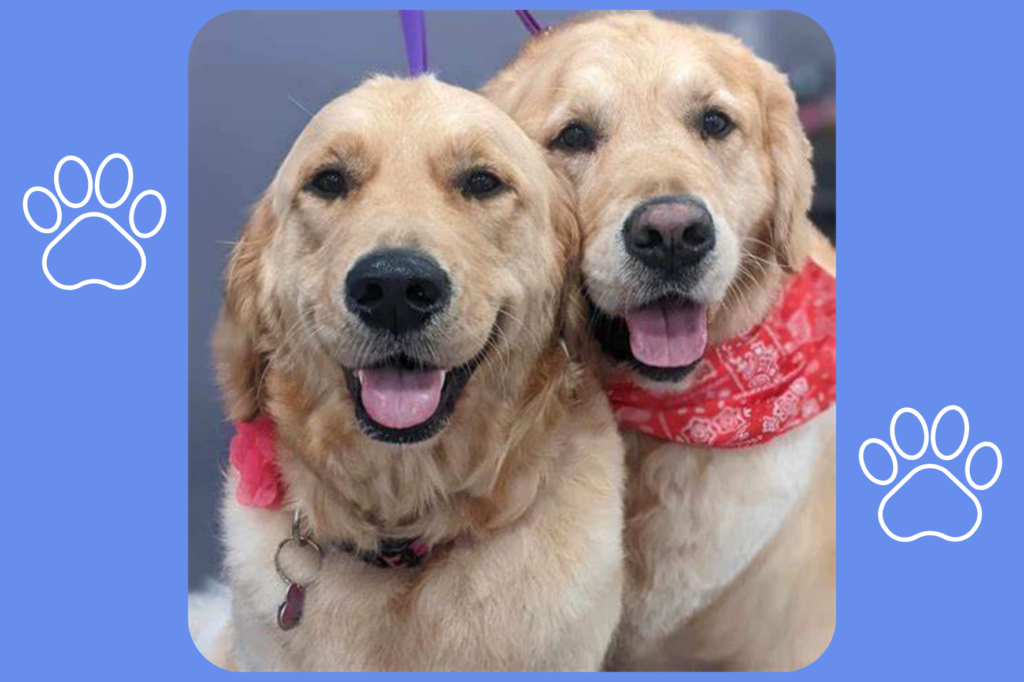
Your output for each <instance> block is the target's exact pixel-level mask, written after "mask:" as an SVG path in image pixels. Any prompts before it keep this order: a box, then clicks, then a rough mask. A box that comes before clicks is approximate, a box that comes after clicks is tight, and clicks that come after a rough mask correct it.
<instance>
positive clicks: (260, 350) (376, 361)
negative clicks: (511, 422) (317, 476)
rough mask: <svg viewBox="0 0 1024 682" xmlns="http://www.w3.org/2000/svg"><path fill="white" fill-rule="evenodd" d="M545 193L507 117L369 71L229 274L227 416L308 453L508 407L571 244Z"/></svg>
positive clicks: (224, 350)
mask: <svg viewBox="0 0 1024 682" xmlns="http://www.w3.org/2000/svg"><path fill="white" fill-rule="evenodd" d="M557 187H558V181H557V179H556V178H555V177H554V175H553V174H552V173H551V171H550V170H549V169H548V167H547V165H546V163H545V161H544V159H543V155H542V153H541V150H539V149H538V148H537V145H536V144H535V143H533V142H532V141H531V140H530V139H529V138H528V137H527V136H526V135H524V134H523V133H522V131H521V130H520V129H519V128H518V127H517V126H516V125H515V123H514V122H513V121H512V120H511V119H509V118H508V116H507V115H505V114H504V113H503V112H501V111H500V110H499V109H498V108H496V107H494V106H493V105H492V104H491V103H489V102H487V101H486V100H485V99H484V98H482V97H480V96H478V95H476V94H473V93H470V92H467V91H465V90H461V89H458V88H455V87H451V86H448V85H444V84H442V83H440V82H438V81H436V80H434V79H433V78H430V77H424V78H419V79H415V80H399V79H390V78H382V77H378V78H374V79H372V80H370V81H368V82H366V83H364V84H363V85H362V86H360V87H358V88H357V89H355V90H353V91H352V92H350V93H348V94H346V95H344V96H342V97H340V98H338V99H336V100H334V101H333V102H331V103H330V104H328V105H327V106H326V107H324V108H323V109H322V110H321V111H320V112H318V113H317V114H316V115H315V116H314V117H313V118H312V120H310V122H309V124H308V125H307V126H306V128H305V129H304V130H303V131H302V133H301V135H300V136H299V138H298V140H297V141H296V142H295V144H294V146H293V147H292V149H291V151H290V152H289V153H288V155H287V158H286V159H285V160H284V162H283V163H282V165H281V167H280V169H279V170H278V172H277V175H276V177H275V178H274V180H273V182H272V183H271V185H270V187H269V188H268V190H267V191H266V193H265V195H264V197H263V199H262V200H261V201H260V202H259V204H258V206H257V207H256V209H255V213H254V216H253V218H252V220H251V222H250V223H249V225H248V226H247V227H246V229H245V231H244V233H243V235H242V238H241V240H240V241H239V243H238V244H237V246H236V248H235V250H234V253H233V255H232V258H231V262H230V264H229V267H228V270H227V273H226V297H225V304H224V308H223V310H222V314H221V321H220V324H219V328H218V331H217V334H216V338H215V351H216V355H217V358H218V362H219V372H220V378H221V384H222V387H223V390H224V392H225V394H226V397H227V404H228V411H229V415H230V416H231V417H232V418H233V419H240V420H248V419H252V418H253V417H255V416H256V415H257V414H259V413H261V412H268V411H269V412H271V413H275V416H276V417H279V418H285V417H286V415H290V416H291V418H292V420H293V421H294V423H295V424H298V425H300V428H298V429H297V430H299V431H302V432H303V433H304V434H305V438H306V444H307V445H308V448H307V449H308V450H311V451H316V450H318V449H321V450H322V449H323V447H322V446H323V443H322V442H321V441H323V440H325V437H324V434H323V433H322V432H319V431H317V428H316V424H319V423H321V422H322V423H324V424H326V423H328V422H329V423H330V425H331V426H330V428H332V429H335V430H338V429H341V430H342V431H343V432H344V434H345V435H344V437H342V438H340V439H339V440H341V441H343V442H347V444H348V445H352V444H353V442H354V441H355V440H356V439H358V438H361V439H362V443H363V445H361V446H360V448H351V449H359V450H361V451H363V452H368V451H370V450H373V447H372V446H371V445H372V444H373V443H381V442H383V443H384V444H388V445H392V444H400V445H402V446H404V447H406V449H408V448H409V447H412V446H413V444H416V443H421V442H423V443H425V442H428V441H431V439H434V438H435V437H438V435H439V434H441V433H442V431H444V429H445V428H446V427H447V426H449V424H450V423H452V422H456V421H459V420H460V417H461V418H462V421H463V422H467V421H472V420H471V419H470V417H471V416H473V415H476V413H477V412H479V411H480V409H481V406H483V405H488V404H491V402H492V401H494V400H500V399H503V398H506V399H510V398H509V397H510V396H514V395H515V391H516V390H517V387H519V386H521V384H522V383H523V381H524V380H525V376H526V373H527V368H528V367H529V366H530V363H531V362H533V361H534V360H535V359H536V358H537V357H538V354H539V353H540V352H541V351H542V349H544V348H546V347H548V345H550V344H552V343H555V344H557V342H558V333H559V331H558V329H557V327H558V325H559V312H560V306H561V305H562V304H563V303H564V296H563V295H562V292H563V290H564V289H565V282H566V279H567V272H566V269H567V263H569V262H571V261H572V260H573V259H572V257H571V256H572V253H573V252H574V250H575V249H577V248H578V238H577V235H576V234H575V220H574V217H573V214H572V211H571V207H570V206H569V201H568V199H567V198H563V197H562V195H560V194H558V193H557V192H556V189H557ZM476 417H478V418H480V419H484V420H486V419H487V417H488V415H483V416H480V415H476ZM319 418H322V420H319V421H318V419H319ZM349 425H351V427H352V428H348V426H349ZM324 428H327V427H324ZM318 443H319V445H318ZM348 456H350V457H355V456H356V455H348ZM368 456H370V455H368ZM350 465H351V461H350Z"/></svg>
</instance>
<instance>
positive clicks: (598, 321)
mask: <svg viewBox="0 0 1024 682" xmlns="http://www.w3.org/2000/svg"><path fill="white" fill-rule="evenodd" d="M584 299H585V300H586V302H587V309H588V313H587V314H588V317H589V319H590V332H591V335H592V336H593V337H594V339H596V340H597V343H598V345H600V346H601V350H602V351H603V352H604V354H605V355H607V356H608V357H609V358H611V359H612V360H614V361H616V362H619V363H622V364H624V365H626V366H628V367H629V368H630V369H631V370H633V371H634V372H636V373H637V374H639V375H640V376H642V377H644V378H645V379H649V380H651V381H656V382H658V383H666V384H670V383H678V382H680V381H682V380H683V379H685V378H686V376H687V375H689V374H690V373H691V372H692V371H693V370H695V369H696V368H697V365H699V364H700V360H696V361H695V362H692V363H690V364H689V365H684V366H682V367H653V366H651V365H647V364H644V363H643V362H640V361H639V360H637V359H636V356H634V355H633V351H632V349H631V348H630V346H629V327H628V326H627V325H626V320H624V319H623V318H621V317H613V316H611V315H609V314H607V313H606V312H604V311H603V310H601V309H600V308H598V307H597V304H595V303H594V302H593V301H592V300H591V298H590V296H589V295H587V294H586V292H584ZM664 299H672V300H677V301H681V302H686V303H690V301H688V300H687V299H685V298H683V297H680V296H675V295H672V296H666V297H662V298H660V299H655V300H652V301H651V303H655V302H656V301H659V300H664Z"/></svg>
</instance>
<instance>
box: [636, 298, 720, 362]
mask: <svg viewBox="0 0 1024 682" xmlns="http://www.w3.org/2000/svg"><path fill="white" fill-rule="evenodd" d="M626 324H627V325H628V326H629V347H630V349H631V350H632V351H633V355H634V356H635V357H636V359H637V360H639V361H640V362H642V363H644V364H645V365H650V366H651V367H683V366H685V365H689V364H691V363H693V362H696V361H697V360H699V359H700V357H701V356H702V355H703V354H704V346H705V345H706V344H707V341H708V325H707V309H706V308H705V307H704V306H702V305H683V304H679V303H655V304H653V305H649V306H646V307H643V308H640V309H638V310H634V311H633V312H631V313H629V314H628V315H626Z"/></svg>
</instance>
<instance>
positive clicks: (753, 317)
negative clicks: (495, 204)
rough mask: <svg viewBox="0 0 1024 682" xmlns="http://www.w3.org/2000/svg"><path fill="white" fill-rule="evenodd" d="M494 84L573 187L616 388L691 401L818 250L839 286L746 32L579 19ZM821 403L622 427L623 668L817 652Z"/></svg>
mask: <svg viewBox="0 0 1024 682" xmlns="http://www.w3.org/2000/svg"><path fill="white" fill-rule="evenodd" d="M484 94H485V95H486V96H487V97H488V98H489V99H491V100H492V101H493V102H495V103H497V104H498V105H499V106H501V107H502V108H503V109H504V110H505V111H507V112H509V114H510V115H511V116H512V118H514V119H515V120H516V122H518V123H519V124H520V125H521V126H522V127H523V129H524V130H525V131H526V132H527V134H528V135H530V136H531V137H532V138H533V139H534V140H536V141H538V142H539V143H541V144H542V145H544V146H545V147H547V149H548V157H549V163H551V164H552V165H553V166H554V167H555V168H556V169H557V170H558V171H559V172H560V174H562V175H563V176H565V177H566V178H568V180H569V181H571V183H572V184H573V185H574V187H575V196H576V201H577V211H578V216H579V218H580V221H581V225H582V230H583V233H584V256H583V266H582V268H583V279H584V283H585V293H586V296H587V300H588V304H589V308H590V314H591V329H592V332H593V336H594V338H595V340H596V341H597V342H598V343H599V346H600V349H601V351H602V352H601V353H600V354H599V359H598V360H597V364H598V366H599V369H600V372H601V375H602V377H603V379H604V381H605V383H606V385H610V384H611V383H613V382H616V381H622V380H625V381H628V382H630V383H631V384H632V385H635V386H639V387H641V388H642V389H643V390H644V391H646V392H647V393H648V394H650V395H653V396H655V398H656V399H661V398H662V397H663V396H665V395H669V394H685V391H686V390H687V388H688V387H691V386H692V385H693V382H695V377H697V376H698V375H699V374H700V372H697V371H693V370H696V369H699V368H700V367H701V362H702V360H703V361H704V362H705V363H706V362H707V359H706V358H707V354H708V353H709V352H710V349H712V348H716V347H718V345H719V344H723V343H727V342H730V341H733V340H737V339H740V338H741V337H742V335H744V334H745V333H746V332H747V331H748V330H751V329H752V328H754V327H756V326H757V325H759V324H761V323H762V321H764V320H765V319H766V317H767V316H768V315H769V312H770V310H772V307H773V305H774V303H775V302H776V300H777V299H779V297H780V293H781V292H782V291H783V290H784V288H785V287H786V285H787V283H788V282H789V281H790V279H791V276H792V275H794V273H798V272H800V271H801V270H802V269H803V268H804V264H805V261H806V259H807V257H808V255H809V254H810V253H811V252H816V253H817V254H818V256H819V258H820V259H821V260H822V261H823V262H824V263H825V265H826V267H827V268H828V269H831V271H832V273H831V275H825V274H824V273H822V275H823V276H824V277H825V279H826V280H828V281H831V282H832V284H830V285H828V286H832V287H834V280H831V277H834V251H833V250H832V248H831V246H830V245H829V244H828V243H827V242H826V241H824V239H823V238H822V237H820V236H818V234H817V233H816V230H815V229H814V227H813V225H812V224H811V223H810V222H809V219H808V217H807V211H808V208H809V205H810V200H811V195H812V189H813V184H814V181H813V171H812V168H811V165H810V161H809V159H810V151H811V150H810V145H809V143H808V141H807V139H806V136H805V135H804V133H803V130H802V128H801V125H800V122H799V119H798V115H797V105H796V101H795V96H794V94H793V92H792V90H791V89H790V88H789V86H788V83H787V80H786V78H785V77H784V76H783V75H782V74H780V73H779V72H778V71H777V70H776V69H775V68H774V67H773V66H771V65H769V64H768V63H766V62H764V61H762V60H761V59H759V58H757V57H756V56H755V55H754V54H753V53H752V52H751V51H750V50H748V49H747V48H745V47H744V46H743V45H742V44H741V43H740V41H738V40H737V39H735V38H732V37H729V36H726V35H722V34H719V33H716V32H712V31H709V30H705V29H702V28H699V27H695V26H687V25H682V24H679V23H675V22H669V21H665V20H661V19H658V18H656V17H655V16H653V15H651V14H649V13H605V14H597V15H587V16H585V17H584V18H582V19H580V20H577V21H574V22H571V23H568V24H566V25H563V26H558V27H555V28H554V29H552V30H549V31H547V32H545V33H543V34H540V35H538V36H536V37H534V38H532V39H531V40H530V41H529V42H528V43H527V44H526V45H525V47H524V48H523V49H522V51H521V53H520V54H519V55H518V57H517V58H516V59H515V60H514V61H513V62H512V63H511V64H509V65H508V66H507V67H506V68H505V69H504V70H502V71H501V72H500V73H499V74H498V75H496V76H495V77H494V78H493V79H492V80H491V82H489V83H488V84H487V85H486V86H485V88H484ZM832 300H833V301H834V298H833V299H832ZM833 310H834V308H833ZM831 328H832V337H831V338H832V339H834V322H833V324H832V326H831ZM833 348H834V346H833ZM833 358H834V355H833ZM831 366H832V367H834V359H833V363H832V365H831ZM833 371H834V370H833ZM829 385H830V386H831V388H832V391H833V395H834V378H833V380H832V382H831V383H830V384H829ZM827 405H828V407H827V409H824V410H823V411H822V412H821V413H820V414H818V415H817V416H816V417H814V418H813V419H809V421H807V422H806V423H803V424H802V425H799V426H797V427H796V428H794V429H792V430H790V431H788V432H787V433H785V435H781V436H779V437H777V438H774V439H772V440H769V441H768V442H765V443H764V444H758V445H756V446H753V447H744V448H741V449H728V450H726V449H720V448H715V447H700V446H695V445H693V444H682V443H679V442H676V441H674V440H662V439H660V438H657V437H654V436H652V435H648V433H647V432H641V431H640V430H629V429H627V430H625V431H624V437H625V439H626V450H627V455H626V456H627V470H628V481H627V493H626V546H627V587H626V597H625V604H624V609H623V622H622V624H621V627H620V629H619V632H618V635H617V637H616V642H615V644H614V645H613V649H614V651H613V654H612V656H611V659H610V660H611V665H612V667H613V668H616V669H626V670H637V669H639V670H791V669H796V668H800V667H802V666H806V665H808V664H810V663H811V662H812V661H814V660H815V659H816V658H817V657H818V656H819V655H820V654H821V653H822V652H823V651H824V650H825V648H826V647H827V646H828V643H829V641H830V640H831V637H832V632H833V629H834V622H835V586H834V585H835V576H834V574H835V518H834V489H835V482H834V478H835V473H834V459H835V452H834V448H835V446H834V433H835V422H834V406H832V403H831V401H830V402H828V403H827ZM619 414H620V417H621V412H620V413H619Z"/></svg>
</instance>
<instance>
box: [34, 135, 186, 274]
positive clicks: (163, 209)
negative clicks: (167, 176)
mask: <svg viewBox="0 0 1024 682" xmlns="http://www.w3.org/2000/svg"><path fill="white" fill-rule="evenodd" d="M114 159H118V160H120V161H121V162H122V163H124V165H125V167H127V169H128V186H127V187H125V190H124V194H122V195H121V198H120V199H118V200H117V201H115V202H112V203H108V202H107V201H106V199H104V198H103V192H102V190H101V189H100V179H101V178H102V177H103V169H104V168H106V167H107V164H108V163H110V162H111V161H113V160H114ZM69 161H70V162H74V163H77V164H78V165H79V166H81V167H82V170H84V171H85V177H86V181H87V189H86V192H85V198H84V199H82V200H81V201H79V202H77V203H72V202H71V201H68V199H67V197H65V196H64V193H63V192H62V191H61V189H60V170H61V168H63V167H64V164H66V163H68V162H69ZM132 181H133V175H132V164H131V162H130V161H129V160H128V157H126V156H125V155H124V154H111V155H110V156H108V157H107V158H105V159H103V162H102V163H100V167H99V168H98V169H96V199H97V200H98V201H99V202H100V204H102V205H103V206H104V207H105V208H110V209H114V208H118V207H119V206H120V205H121V204H123V203H124V202H125V201H126V200H127V199H128V195H129V194H131V191H132ZM53 187H54V189H55V190H56V191H57V196H54V195H53V192H51V191H50V190H48V189H46V188H45V187H33V188H32V189H30V190H29V191H27V192H25V198H24V199H22V202H21V207H22V210H23V211H24V213H25V218H26V219H27V220H28V223H29V225H31V226H32V227H33V228H35V230H36V231H38V232H42V233H43V234H51V233H53V232H56V231H57V230H58V229H60V224H61V221H62V219H63V216H62V213H61V208H60V205H61V204H64V205H65V206H67V207H68V208H81V207H83V206H85V205H86V204H87V203H88V202H89V199H90V198H91V197H92V191H93V179H92V173H91V172H90V171H89V167H88V166H87V165H85V162H84V161H82V160H81V159H80V158H78V157H77V156H65V157H64V158H63V159H61V160H60V161H59V162H57V167H56V168H55V169H54V171H53ZM36 192H41V193H42V194H45V195H46V196H48V197H49V198H50V201H52V202H53V206H54V208H56V209H57V221H56V222H55V223H54V224H53V225H52V226H51V227H41V226H40V225H39V224H38V223H36V221H35V220H33V219H32V216H31V214H30V213H29V210H28V198H29V197H30V196H32V195H33V194H34V193H36ZM147 196H154V197H156V198H157V200H158V201H159V202H160V221H159V222H158V223H157V225H156V227H154V228H153V229H152V230H150V231H149V232H139V230H138V229H137V228H136V227H135V209H136V208H137V207H138V205H139V201H141V200H142V198H143V197H147ZM57 197H60V201H57ZM166 217H167V204H166V203H165V202H164V198H163V195H161V194H160V193H159V192H157V191H156V190H152V189H147V190H146V191H145V192H142V193H140V194H139V195H138V196H137V197H135V200H134V201H132V207H131V211H130V212H129V213H128V225H129V227H131V230H132V233H134V234H135V236H136V237H138V238H139V239H148V238H149V237H152V236H153V235H155V234H156V233H157V232H159V231H160V228H161V227H163V226H164V219H165V218H166ZM86 218H102V219H103V220H106V221H107V222H108V223H110V224H111V225H112V226H114V228H116V229H117V231H118V232H120V233H121V236H122V237H124V238H125V239H127V240H128V242H129V243H130V244H131V245H132V246H134V247H135V250H136V251H138V252H139V257H140V258H141V265H140V266H139V272H138V274H136V275H135V277H134V278H132V280H131V281H130V282H128V283H126V284H111V283H110V282H108V281H106V280H103V279H86V280H82V281H81V282H78V283H76V284H63V283H61V282H58V281H57V280H56V279H54V277H53V275H51V274H50V268H49V266H48V265H47V262H48V260H49V258H50V251H52V250H53V247H55V246H56V245H57V244H59V243H60V241H61V240H62V239H64V237H66V236H67V234H68V232H70V231H71V230H73V229H75V226H76V225H78V223H80V222H82V221H83V220H85V219H86ZM145 272H146V252H145V251H143V250H142V247H141V246H139V243H138V242H137V241H135V239H133V238H132V235H131V234H129V233H128V232H126V231H125V229H124V228H123V227H121V226H120V225H118V224H117V221H115V220H114V219H113V218H111V217H110V216H109V215H107V214H106V213H98V212H92V213H83V214H82V215H80V216H78V217H77V218H75V219H74V220H73V221H72V222H71V224H70V225H68V226H67V227H65V228H64V229H63V230H61V233H60V234H58V235H57V236H56V238H54V240H53V241H52V242H50V245H49V246H47V247H46V250H45V251H43V274H45V275H46V278H47V279H48V280H50V283H51V284H53V286H55V287H57V288H58V289H64V290H66V291H73V290H75V289H81V288H82V287H84V286H86V285H89V284H100V285H102V286H105V287H107V288H108V289H116V290H122V289H129V288H131V287H133V286H135V283H136V282H138V281H139V280H140V279H142V275H143V273H145Z"/></svg>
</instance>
